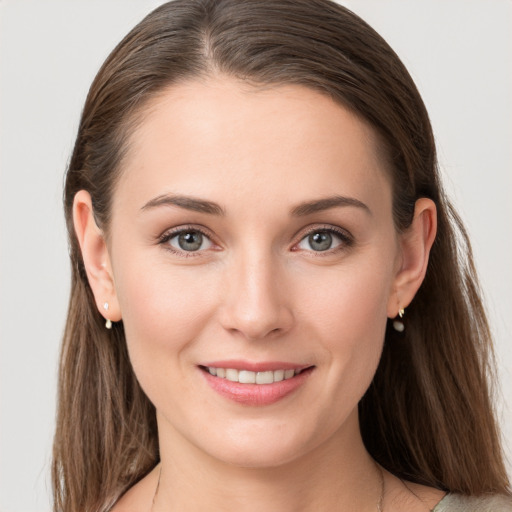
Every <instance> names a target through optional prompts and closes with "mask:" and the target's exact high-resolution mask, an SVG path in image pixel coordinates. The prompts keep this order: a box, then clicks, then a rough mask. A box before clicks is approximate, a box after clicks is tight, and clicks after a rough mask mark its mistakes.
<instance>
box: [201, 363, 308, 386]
mask: <svg viewBox="0 0 512 512" xmlns="http://www.w3.org/2000/svg"><path fill="white" fill-rule="evenodd" d="M205 369H206V370H208V372H209V373H210V375H213V376H214V377H219V378H221V379H227V380H229V381H231V382H239V383H240V384H273V383H274V382H281V381H282V380H288V379H291V378H293V377H295V375H299V374H300V373H301V372H302V371H303V368H296V369H293V368H291V369H287V370H285V369H280V370H274V371H272V370H270V371H264V372H253V371H250V370H236V369H234V368H215V367H213V366H208V367H207V368H205Z"/></svg>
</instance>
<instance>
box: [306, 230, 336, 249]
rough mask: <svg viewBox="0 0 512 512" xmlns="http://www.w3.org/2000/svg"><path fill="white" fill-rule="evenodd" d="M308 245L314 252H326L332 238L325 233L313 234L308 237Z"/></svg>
mask: <svg viewBox="0 0 512 512" xmlns="http://www.w3.org/2000/svg"><path fill="white" fill-rule="evenodd" d="M309 243H310V245H311V247H312V248H313V249H314V250H315V251H326V250H327V249H330V247H331V244H332V236H331V234H330V233H326V232H323V233H314V234H312V235H309Z"/></svg>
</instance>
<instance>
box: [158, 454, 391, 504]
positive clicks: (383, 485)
mask: <svg viewBox="0 0 512 512" xmlns="http://www.w3.org/2000/svg"><path fill="white" fill-rule="evenodd" d="M375 467H376V468H377V469H378V471H379V476H380V496H379V502H378V503H377V512H384V494H385V490H386V482H385V480H384V472H383V471H382V468H381V467H380V465H379V464H377V462H375ZM161 477H162V465H161V463H160V471H159V472H158V482H157V484H156V489H155V494H154V495H153V501H152V502H151V511H150V512H153V509H154V507H155V501H156V497H157V495H158V489H159V488H160V478H161Z"/></svg>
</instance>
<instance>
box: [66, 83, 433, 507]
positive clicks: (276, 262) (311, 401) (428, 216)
mask: <svg viewBox="0 0 512 512" xmlns="http://www.w3.org/2000/svg"><path fill="white" fill-rule="evenodd" d="M377 142H378V141H377V139H376V135H375V133H374V131H373V130H372V128H371V127H369V126H368V125H367V124H366V123H364V122H363V121H361V120H359V119H358V118H357V117H356V116H354V115H353V114H352V113H350V112H349V111H348V110H347V109H345V108H343V107H342V106H340V105H339V104H337V103H335V102H333V101H332V100H331V99H329V98H327V97H325V96H323V95H321V94H319V93H317V92H314V91H312V90H309V89H307V88H304V87H300V86H276V87H265V88H255V87H252V86H248V85H245V84H243V83H241V82H238V81H236V80H235V79H232V78H227V77H223V76H215V77H210V78H208V79H203V80H196V81H191V82H186V83H182V84H179V85H174V86H173V87H171V88H169V89H167V90H166V91H164V92H163V93H162V94H161V95H160V96H159V97H158V98H156V99H154V100H153V101H152V104H151V105H150V106H149V107H148V110H147V112H146V116H145V118H144V121H143V122H142V123H141V125H140V126H139V128H138V129H137V131H136V132H135V133H134V134H133V135H132V137H131V139H130V141H129V152H128V155H127V158H126V159H125V162H124V167H123V170H122V171H123V172H122V175H121V178H120V180H119V182H118V184H117V187H116V190H115V193H114V197H113V209H112V222H111V229H110V235H109V237H108V238H107V237H105V236H104V233H103V232H102V231H101V230H100V229H99V228H98V227H97V226H96V224H95V223H94V218H93V216H92V209H91V202H90V197H89V195H88V193H87V192H85V191H80V192H79V193H78V194H77V195H76V197H75V204H74V220H75V228H76V232H77V236H78V239H79V242H80V245H81V248H82V252H83V256H84V262H85V265H86V269H87V273H88V277H89V281H90V284H91V287H92V289H93V292H94V295H95V298H96V301H97V304H98V310H99V311H100V312H101V314H103V315H104V316H105V317H106V318H107V317H108V318H110V319H111V320H112V321H119V320H121V319H122V320H123V323H124V328H125V332H126V338H127V344H128V350H129V354H130V358H131V361H132V364H133V368H134V371H135V373H136V375H137V378H138V379H139V381H140V383H141V385H142V387H143V389H144V390H145V392H146V393H147V395H148V397H149V398H150V400H151V401H152V402H153V404H154V405H155V406H156V409H157V419H158V427H159V442H160V450H161V464H160V465H159V466H158V467H157V468H155V470H154V471H153V472H151V473H150V474H149V475H148V476H147V477H146V478H145V479H143V480H142V481H141V482H140V483H139V484H137V485H136V486H134V487H133V488H132V489H131V490H130V491H129V492H128V493H127V494H126V495H125V496H124V497H123V499H122V500H120V502H119V503H118V504H117V506H116V507H115V509H114V510H115V511H116V512H119V511H130V510H134V509H136V510H151V509H152V500H153V496H154V494H155V489H156V487H157V481H158V478H159V475H160V472H161V476H160V484H159V487H158V494H157V496H156V499H155V503H154V506H153V510H155V511H158V510H180V511H188V510H190V511H195V510H200V509H204V510H222V511H230V510H237V511H239V510H243V511H248V512H249V511H253V510H254V511H255V510H258V511H259V510H280V511H285V512H286V511H290V512H291V511H313V510H343V509H347V510H360V511H366V510H368V511H375V510H376V504H377V502H378V500H379V497H380V493H381V482H380V474H379V470H378V468H377V466H376V465H375V463H374V462H373V460H372V459H371V458H370V456H369V455H368V453H367V452H366V450H365V448H364V445H363V443H362V440H361V436H360V433H359V423H358V414H357V404H358V402H359V400H360V399H361V397H362V396H363V394H364V392H365V391H366V389H367V388H368V386H369V384H370V382H371V380H372V378H373V375H374V373H375V370H376V368H377V365H378V362H379V358H380V354H381V350H382V346H383V340H384V331H385V327H386V322H387V321H388V318H394V317H395V316H396V315H397V313H398V310H399V309H400V308H402V307H403V308H405V307H407V305H408V304H409V303H410V301H411V300H412V298H413V297H414V294H415V293H416V291H417V290H418V288H419V286H420V284H421V282H422V280H423V277H424V275H425V270H426V265H427V262H428V254H429V250H430V247H431V245H432V242H433V240H434V237H435V229H436V228H435V226H436V215H435V205H434V204H433V203H432V201H430V200H428V199H420V200H419V201H418V202H417V204H416V210H415V216H414V221H413V223H412V225H411V227H410V229H409V230H408V231H407V232H406V233H403V234H400V235H399V234H398V233H397V232H396V231H395V229H394V225H393V219H392V214H391V184H390V178H389V172H388V170H387V169H386V168H385V164H384V162H385V159H384V158H383V157H382V155H381V154H380V152H379V150H378V143H377ZM164 194H165V195H173V196H176V195H180V196H187V197H193V198H195V199H201V200H205V201H209V202H211V203H215V204H216V205H218V207H220V208H221V209H222V210H223V214H222V215H219V214H216V213H205V212H198V211H192V210H190V209H188V208H186V207H183V205H182V206H177V205H170V204H160V205H156V206H155V205H154V204H153V205H151V201H153V203H155V201H154V200H155V198H161V196H162V195H164ZM332 196H343V197H348V198H351V199H355V200H357V201H358V202H360V203H362V204H364V205H365V206H360V205H353V204H345V205H341V206H340V205H338V206H335V207H331V208H328V209H322V210H320V211H316V212H310V213H308V214H306V215H300V216H298V215H293V212H294V209H295V210H296V207H297V205H300V204H304V203H311V202H313V201H318V200H319V199H325V198H327V197H332ZM157 202H158V201H157ZM148 203H150V204H149V205H148ZM179 228H187V229H189V230H193V229H201V230H203V231H204V233H205V235H207V237H206V236H205V237H204V238H203V244H202V246H201V248H200V249H199V250H198V251H189V252H187V251H185V250H183V248H180V246H179V243H178V239H177V237H176V236H175V237H174V238H171V239H170V240H169V239H167V240H165V241H163V239H162V235H165V234H169V232H170V231H173V230H176V229H179ZM326 229H335V230H337V231H338V232H340V233H341V235H342V236H341V237H340V236H339V235H338V234H332V246H331V248H329V249H328V250H326V251H318V250H315V249H316V248H317V246H313V245H312V244H311V240H310V239H309V238H308V235H309V234H310V233H311V230H313V232H316V233H318V232H319V231H320V232H322V230H326ZM315 230H316V231H315ZM173 233H175V231H173ZM167 238H169V237H167ZM105 302H108V303H109V309H108V311H106V310H104V308H103V304H104V303H105ZM405 323H406V322H405ZM224 359H241V360H244V361H252V362H261V361H286V362H292V363H295V364H297V366H302V365H307V366H314V369H313V370H312V371H311V373H310V375H309V377H308V378H307V379H306V381H305V382H304V384H303V385H302V386H301V387H299V388H298V389H297V390H296V391H295V392H294V393H292V394H290V395H288V396H286V397H285V398H283V399H281V400H279V401H278V402H276V403H274V404H271V405H265V406H247V405H243V404H239V403H235V402H233V401H231V400H227V399H226V398H225V397H222V396H220V395H218V394H217V393H216V392H215V391H213V390H212V389H211V388H210V387H209V386H208V385H207V384H206V381H205V378H204V375H203V374H202V370H200V369H199V367H198V365H201V364H204V363H205V362H207V361H218V360H224ZM384 475H385V502H384V504H385V507H384V509H385V510H386V512H387V511H388V510H397V511H398V510H408V511H415V510H428V509H430V508H432V507H433V506H434V505H435V503H437V501H439V499H440V498H441V497H442V493H440V492H439V491H436V490H433V489H429V488H426V487H422V486H414V485H412V484H409V485H406V484H404V483H402V482H400V481H398V479H396V478H395V477H393V476H392V475H390V474H388V473H385V472H384ZM198 489H200V490H201V492H198Z"/></svg>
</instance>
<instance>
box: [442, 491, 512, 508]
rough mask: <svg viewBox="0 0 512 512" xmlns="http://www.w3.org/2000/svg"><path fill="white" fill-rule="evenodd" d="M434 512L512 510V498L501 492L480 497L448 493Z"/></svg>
mask: <svg viewBox="0 0 512 512" xmlns="http://www.w3.org/2000/svg"><path fill="white" fill-rule="evenodd" d="M432 512H512V498H510V497H508V496H503V495H501V494H493V495H489V496H478V497H476V496H463V495H462V494H447V495H446V496H445V497H444V498H443V499H442V500H441V501H440V502H439V503H438V504H437V505H436V506H435V507H434V509H433V510H432Z"/></svg>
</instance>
